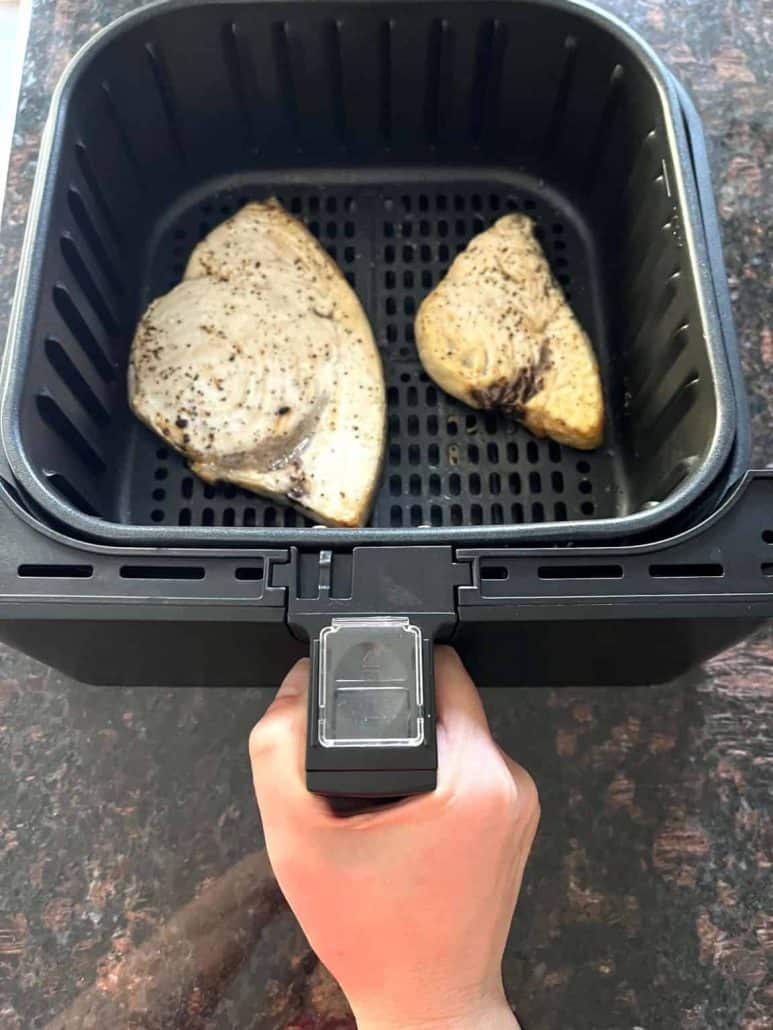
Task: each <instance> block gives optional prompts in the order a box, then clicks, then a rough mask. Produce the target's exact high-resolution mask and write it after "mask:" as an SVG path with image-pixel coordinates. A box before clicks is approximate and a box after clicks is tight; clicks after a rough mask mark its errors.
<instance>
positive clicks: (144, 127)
mask: <svg viewBox="0 0 773 1030" xmlns="http://www.w3.org/2000/svg"><path fill="white" fill-rule="evenodd" d="M269 195H276V196H278V197H279V198H280V199H281V200H282V202H283V203H284V204H285V205H286V206H287V208H288V209H289V210H290V211H292V212H294V213H296V214H297V215H298V216H299V217H301V218H302V219H303V220H304V221H305V222H306V224H307V225H308V227H309V228H310V229H311V231H312V232H313V233H314V234H315V235H316V236H317V237H318V238H319V239H320V241H321V242H322V243H323V245H324V246H325V247H326V248H327V250H328V252H329V253H330V254H331V255H332V256H333V257H334V258H335V259H336V260H337V262H338V263H339V265H340V267H341V268H342V270H343V272H344V274H345V275H346V277H347V279H348V280H349V282H350V283H351V284H352V285H353V287H354V288H355V290H356V291H357V293H358V295H359V297H360V298H361V300H362V302H363V304H364V306H365V308H366V310H367V312H368V314H369V316H370V318H371V321H372V324H373V328H374V332H375V335H376V338H377V340H378V342H379V345H380V347H381V351H382V356H383V360H384V366H385V373H386V378H387V386H388V405H389V441H388V451H387V455H386V463H385V472H384V478H383V483H382V487H381V490H380V493H379V495H378V498H377V501H376V505H375V508H374V511H373V516H372V519H371V521H370V524H369V526H368V527H367V528H364V529H360V530H338V529H324V528H321V527H314V526H312V525H311V524H310V522H309V521H308V520H306V519H304V518H303V517H302V516H300V515H298V514H297V513H296V512H295V511H293V510H292V509H290V508H284V507H282V506H281V505H278V504H277V503H276V502H273V501H271V502H269V501H265V500H262V499H261V498H259V497H256V496H254V495H252V494H248V493H246V492H244V491H241V490H238V489H236V488H235V487H229V486H223V487H212V486H208V485H204V484H203V483H201V482H200V481H198V480H197V479H196V478H195V477H193V476H192V475H191V474H190V473H189V472H188V470H187V469H186V467H185V465H184V463H183V461H182V460H181V459H180V457H179V456H178V455H176V454H175V453H174V452H171V451H170V450H169V449H168V448H167V447H165V446H163V444H162V443H161V442H159V440H158V439H157V438H155V437H154V436H153V435H152V434H151V433H149V432H148V431H147V430H146V429H145V428H144V427H142V426H141V425H140V424H139V423H138V422H137V421H136V420H134V419H133V418H132V416H131V414H130V412H129V410H128V407H127V403H126V388H125V372H126V360H127V354H128V348H129V343H130V340H131V337H132V334H133V329H134V326H135V325H136V322H137V319H138V317H139V315H140V314H141V312H142V311H143V309H144V308H145V306H146V305H147V303H148V302H149V300H150V299H152V298H153V297H155V296H157V295H159V294H161V293H163V292H165V291H167V290H168V289H170V288H171V287H172V286H173V285H174V284H175V283H176V282H177V281H179V279H180V277H181V274H182V271H183V267H184V264H185V261H186V259H187V256H188V254H189V253H190V250H191V249H192V247H193V246H194V245H195V243H196V242H197V241H198V240H199V239H200V238H201V237H202V236H204V235H206V233H207V232H209V231H210V229H211V228H212V227H213V226H214V225H216V224H217V223H218V222H219V221H222V220H223V219H224V218H226V217H228V216H229V215H231V214H232V213H233V212H234V211H236V210H238V208H239V207H240V206H241V205H242V204H243V203H244V202H246V201H247V200H249V199H252V198H265V197H267V196H269ZM507 211H524V212H526V213H527V214H529V215H530V216H531V217H532V218H533V219H534V220H535V221H536V223H537V225H538V235H539V237H540V239H541V241H542V245H543V247H544V249H545V252H546V254H547V256H548V259H549V261H550V263H551V266H552V268H553V271H554V273H555V275H556V277H557V279H558V281H559V282H560V283H561V284H562V286H563V288H564V291H565V293H566V295H567V297H568V298H569V300H570V302H571V305H572V307H573V308H574V310H575V312H576V313H577V315H578V317H579V318H580V320H581V322H582V323H583V325H584V326H585V328H586V329H587V330H588V332H589V334H590V336H591V339H592V340H593V342H594V345H595V347H596V350H597V353H598V356H599V359H600V364H601V368H602V373H603V377H604V385H605V394H606V405H607V411H608V427H607V434H606V439H605V441H604V445H603V446H602V447H601V448H599V449H598V450H597V451H595V452H591V453H580V452H575V451H572V450H571V449H569V448H565V447H561V446H559V445H558V444H555V443H553V442H550V441H547V440H537V439H535V438H533V437H531V436H530V435H529V434H528V433H527V432H526V431H525V430H523V429H521V428H519V427H518V426H516V425H515V423H513V422H512V421H510V420H508V419H506V418H502V417H499V416H497V415H494V414H491V413H482V412H477V411H473V410H471V409H468V408H466V407H465V406H464V405H462V404H460V403H459V402H457V401H455V400H453V399H451V398H449V397H448V396H446V395H444V394H443V392H442V391H440V390H439V389H438V388H437V387H436V386H435V385H434V384H433V383H431V382H430V381H429V380H428V378H427V377H426V375H425V374H424V373H423V371H422V369H421V366H420V363H419V361H418V358H417V353H416V348H415V343H414V338H413V322H414V316H415V312H416V309H417V307H418V305H419V303H420V302H421V299H422V298H423V296H424V295H425V294H426V293H427V292H428V291H429V290H430V289H431V288H432V287H433V286H434V285H435V284H436V283H437V282H438V280H439V278H440V277H441V276H442V275H443V273H444V272H445V270H446V269H447V267H448V266H449V264H450V262H451V261H452V260H453V258H454V256H455V255H456V254H457V253H458V251H459V250H460V249H461V248H463V247H464V246H465V245H466V244H467V242H468V241H469V240H470V239H471V237H472V236H473V235H475V234H476V233H477V232H479V231H481V230H482V229H484V228H486V227H487V226H488V225H490V224H491V223H492V222H493V221H494V220H495V219H496V218H497V217H499V216H500V215H502V214H503V213H505V212H507ZM2 434H3V445H4V454H5V460H6V462H7V470H6V473H5V476H4V482H5V493H6V500H7V505H5V506H3V507H2V510H1V511H0V517H1V518H2V522H3V530H4V532H5V535H6V540H7V541H8V544H9V546H8V547H7V548H6V553H5V555H4V556H3V558H2V560H1V561H2V564H0V588H1V589H2V593H3V596H4V597H5V598H6V599H7V603H6V604H5V607H4V608H3V609H2V616H3V618H4V620H5V621H4V624H3V633H4V636H5V637H6V639H8V640H10V641H11V642H13V643H16V644H17V645H18V646H20V647H22V648H24V649H26V650H28V651H30V652H31V653H34V654H36V655H38V656H40V657H42V658H44V659H45V660H47V661H49V662H51V663H52V664H54V665H58V666H59V667H61V668H65V669H67V670H68V671H70V672H72V673H74V674H75V675H78V676H80V677H81V678H84V679H89V680H96V681H102V682H148V683H185V682H208V683H243V682H244V683H255V682H259V681H262V682H274V681H276V678H277V677H278V676H279V675H280V674H281V672H282V671H283V669H284V668H285V666H286V664H287V663H288V662H289V661H290V659H291V658H292V657H293V656H294V655H296V654H298V653H301V652H303V650H304V649H305V647H306V646H307V645H306V644H305V643H304V641H307V640H308V638H312V640H314V639H316V636H317V634H318V633H319V632H320V631H321V630H323V629H324V628H325V627H326V626H328V625H329V624H330V623H331V620H332V619H334V618H346V617H352V616H356V617H366V616H367V617H372V616H376V615H384V616H392V617H395V618H408V619H409V620H410V622H411V623H412V624H416V625H418V626H419V627H420V629H421V634H422V636H423V642H424V644H423V646H424V650H425V661H427V662H429V660H428V659H427V658H426V655H427V654H428V653H429V643H430V642H431V640H432V639H436V638H441V639H448V640H450V639H454V641H455V642H456V643H457V644H458V645H459V647H460V648H461V650H462V653H463V656H464V657H465V658H466V659H467V661H468V663H469V664H470V666H471V668H472V670H473V672H474V673H475V674H476V675H477V676H478V679H479V681H480V682H488V683H491V682H494V683H502V682H506V683H515V682H532V683H534V682H544V683H560V682H575V683H576V682H590V683H593V682H598V683H602V682H621V683H628V682H647V681H652V680H656V679H658V680H662V679H665V678H667V677H668V676H671V675H674V674H675V673H676V672H678V671H680V670H682V669H684V668H687V667H689V666H690V665H691V664H693V663H694V662H695V661H696V660H700V659H701V658H702V657H705V656H706V655H708V654H710V653H713V652H715V651H717V650H719V649H720V648H721V647H723V646H725V645H726V644H727V643H729V642H730V641H731V640H734V639H738V638H739V637H740V636H742V635H743V634H744V633H746V632H748V631H749V629H750V628H752V627H753V626H754V625H756V624H757V623H758V622H759V621H760V620H761V619H763V618H765V617H767V616H769V615H770V614H771V613H772V612H773V598H772V597H771V586H772V585H773V580H771V578H770V576H771V573H772V572H773V547H771V543H773V511H772V510H771V509H773V503H772V501H773V487H772V486H771V479H770V477H769V476H767V475H766V474H764V473H757V474H753V473H749V472H748V416H747V412H746V406H745V397H744V391H743V384H742V381H741V378H740V372H739V366H738V355H737V350H736V346H735V339H734V336H733V327H732V322H731V318H730V313H729V308H728V300H727V289H726V283H725V277H724V270H723V267H722V259H721V253H720V247H719V240H718V235H717V226H716V216H715V212H714V206H713V199H712V197H711V191H710V185H709V183H708V178H707V165H706V155H705V150H704V144H703V137H702V130H701V127H700V123H699V122H698V119H697V117H696V115H695V112H694V110H693V109H692V107H691V105H690V102H689V100H688V99H687V98H686V96H685V95H684V93H683V92H682V90H681V89H680V87H679V86H678V84H677V83H676V82H675V80H674V79H673V77H672V76H671V75H670V73H669V72H668V71H667V70H666V69H665V68H664V67H663V66H662V65H661V64H660V62H659V61H658V59H657V58H656V57H655V56H654V55H653V53H652V52H651V51H650V50H649V49H648V48H647V47H646V46H645V45H644V44H643V43H642V42H641V41H640V40H639V39H638V38H636V37H635V36H633V35H632V34H631V33H630V32H629V31H628V30H627V29H626V28H624V27H623V26H622V25H621V24H620V23H618V22H617V21H615V20H614V19H613V18H610V17H609V16H608V15H606V14H604V13H602V12H600V11H598V10H596V9H594V8H591V7H588V6H586V5H583V4H579V3H570V2H565V0H517V2H501V3H500V2H488V0H481V2H477V3H470V2H468V0H465V2H445V3H442V4H441V3H439V2H436V0H415V2H401V3H393V2H387V0H376V2H365V0H350V2H328V0H319V2H314V3H310V2H304V0H296V2H284V0H281V2H280V0H278V2H267V0H263V2H251V0H242V2H225V3H224V2H213V0H204V2H197V0H193V2H191V0H189V2H186V3H181V2H177V0H169V2H163V3H160V4H152V5H150V6H149V7H146V8H144V9H143V10H140V11H137V12H135V13H133V14H130V15H128V16H127V17H125V18H123V19H121V20H120V21H119V22H117V23H115V24H114V25H113V26H111V27H110V28H109V29H107V30H106V31H105V32H103V33H101V34H100V35H99V36H98V37H96V38H95V39H94V40H93V41H92V42H91V43H90V44H89V45H88V46H87V47H86V48H84V50H83V51H82V52H81V53H80V54H79V56H78V57H77V58H76V59H75V61H74V62H73V64H72V65H71V67H70V69H69V70H68V72H67V73H66V75H65V77H64V80H63V82H62V84H61V85H60V87H59V89H58V91H57V94H56V97H55V99H54V103H53V105H52V111H51V116H50V119H49V123H48V126H47V129H46V133H45V139H44V142H43V145H42V155H41V161H40V167H39V171H38V176H37V180H36V186H35V194H34V199H33V204H32V210H31V215H30V224H29V227H28V233H27V239H26V245H25V250H24V256H23V261H22V267H21V270H20V281H19V287H18V291H17V296H16V303H15V307H14V313H13V319H12V325H11V332H10V337H9V343H8V346H7V350H6V354H5V364H4V380H3V410H2ZM599 620H603V621H604V623H605V628H604V632H599V630H598V628H594V627H593V626H592V625H591V624H595V623H596V622H597V621H599ZM193 622H195V623H196V624H197V625H196V626H195V627H192V626H191V623H193ZM430 664H431V663H429V664H428V665H427V667H426V669H425V672H426V673H427V674H429V671H430V668H429V665H430ZM429 714H431V713H428V715H429Z"/></svg>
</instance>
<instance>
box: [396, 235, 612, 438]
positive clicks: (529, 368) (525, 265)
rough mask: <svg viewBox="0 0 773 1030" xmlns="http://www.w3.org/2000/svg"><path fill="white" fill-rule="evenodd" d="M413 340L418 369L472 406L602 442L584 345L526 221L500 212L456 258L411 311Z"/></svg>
mask: <svg viewBox="0 0 773 1030" xmlns="http://www.w3.org/2000/svg"><path fill="white" fill-rule="evenodd" d="M416 342H417V344H418V348H419V356H420V357H421V360H422V362H423V364H424V367H425V369H426V370H427V373H428V374H429V375H430V376H431V377H432V378H433V379H434V380H435V382H436V383H438V385H439V386H441V387H442V388H443V389H444V390H446V391H447V392H448V393H450V394H453V396H454V397H458V398H459V399H460V400H462V401H464V402H465V403H467V404H469V405H470V406H471V407H473V408H498V409H500V410H502V411H504V412H506V413H507V414H509V415H512V416H513V417H514V418H517V419H519V420H520V421H521V422H523V423H524V425H525V426H526V427H527V428H528V429H530V430H531V431H532V433H534V434H535V435H536V436H549V437H552V439H554V440H557V441H558V442H559V443H563V444H568V445H569V446H571V447H579V448H583V449H586V450H587V449H590V448H593V447H598V446H599V444H600V443H601V439H602V436H603V431H604V400H603V394H602V389H601V379H600V377H599V370H598V365H597V363H596V358H595V355H594V353H593V347H592V346H591V343H590V340H589V339H588V337H587V335H586V334H585V332H584V331H583V329H582V327H581V326H580V324H579V323H578V321H577V319H576V318H575V316H574V314H573V312H572V310H571V308H570V307H569V305H568V303H567V301H566V298H565V297H564V295H563V293H562V292H561V289H560V287H559V286H558V285H557V284H556V283H555V281H554V280H553V277H552V275H551V273H550V268H549V266H548V263H547V261H546V259H545V255H544V254H543V253H542V248H541V247H540V245H539V243H538V242H537V240H536V238H535V236H534V224H533V222H532V221H531V219H530V218H528V217H526V216H525V215H520V214H512V215H505V217H504V218H500V219H499V221H497V222H496V224H495V225H493V226H492V227H491V228H490V229H488V230H487V231H486V232H483V233H481V234H480V235H479V236H476V237H475V238H474V239H473V240H472V242H471V243H470V244H469V246H468V247H467V249H466V250H464V251H463V252H462V253H461V254H459V256H458V257H457V258H456V260H455V261H454V263H453V264H452V265H451V268H450V269H449V272H448V275H446V277H445V278H444V279H443V280H442V282H441V283H439V285H438V286H437V287H436V288H435V289H434V290H433V291H432V293H430V294H429V296H428V297H426V298H425V300H424V302H423V303H422V305H421V307H420V308H419V312H418V315H417V317H416Z"/></svg>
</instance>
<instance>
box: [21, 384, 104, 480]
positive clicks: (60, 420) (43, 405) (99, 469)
mask: <svg viewBox="0 0 773 1030" xmlns="http://www.w3.org/2000/svg"><path fill="white" fill-rule="evenodd" d="M35 402H36V404H37V409H38V413H39V415H40V417H41V418H42V419H43V421H44V422H45V423H46V425H47V426H48V427H49V428H50V429H52V430H53V431H54V432H55V433H56V435H57V436H58V437H59V439H60V440H62V441H63V443H65V444H66V445H67V447H68V448H69V449H70V450H71V451H73V452H74V453H75V454H77V455H78V457H79V458H80V460H81V461H82V462H83V464H84V465H85V466H86V468H88V469H89V471H90V472H92V473H93V474H94V475H96V476H101V475H103V473H104V471H105V463H104V461H103V460H102V457H101V456H100V455H99V454H98V453H97V452H96V450H95V449H94V447H93V446H92V445H91V444H90V443H89V441H88V440H87V439H86V437H85V436H84V435H83V433H82V432H81V431H80V429H78V428H77V426H76V425H75V424H74V423H73V422H72V421H71V420H70V419H69V418H68V416H67V415H65V413H64V412H63V411H62V409H61V408H60V407H59V405H58V404H57V403H56V401H55V400H54V399H53V397H50V396H49V395H48V394H45V393H41V394H38V396H37V397H36V398H35Z"/></svg>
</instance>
